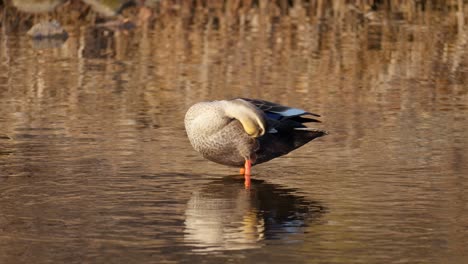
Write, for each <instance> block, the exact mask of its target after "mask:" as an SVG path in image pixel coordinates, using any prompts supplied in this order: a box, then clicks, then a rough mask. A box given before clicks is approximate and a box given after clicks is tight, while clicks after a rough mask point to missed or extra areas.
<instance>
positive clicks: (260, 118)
mask: <svg viewBox="0 0 468 264" xmlns="http://www.w3.org/2000/svg"><path fill="white" fill-rule="evenodd" d="M224 102H225V107H224V110H225V111H226V115H227V116H229V117H231V118H235V119H237V120H239V122H240V123H241V124H242V127H243V128H244V130H245V132H246V133H247V134H248V135H249V136H251V137H254V138H257V137H261V136H263V135H264V134H265V131H266V126H267V125H266V121H265V118H264V115H263V113H262V112H261V111H260V110H258V109H257V108H256V107H255V106H253V105H252V104H250V103H249V102H246V101H244V100H242V99H234V100H230V101H224Z"/></svg>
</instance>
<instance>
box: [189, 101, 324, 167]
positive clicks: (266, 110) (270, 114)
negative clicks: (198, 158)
mask: <svg viewBox="0 0 468 264" xmlns="http://www.w3.org/2000/svg"><path fill="white" fill-rule="evenodd" d="M314 117H319V115H317V114H313V113H310V112H306V111H304V110H301V109H296V108H291V107H287V106H282V105H279V104H275V103H272V102H268V101H263V100H257V99H255V100H254V99H247V98H237V99H233V100H221V101H212V102H201V103H197V104H195V105H193V106H192V107H190V109H189V110H188V111H187V113H186V115H185V129H186V131H187V135H188V138H189V140H190V143H191V144H192V146H193V148H194V149H195V150H196V151H198V152H200V153H201V154H202V155H203V157H205V158H206V159H208V160H211V161H214V162H216V163H220V164H224V165H228V166H236V167H242V166H243V165H244V162H245V161H246V160H251V161H252V164H253V165H256V164H260V163H263V162H266V161H269V160H271V159H274V158H276V157H279V156H282V155H284V154H287V153H289V152H291V151H292V150H295V149H297V148H299V147H301V146H302V145H304V144H306V143H307V142H309V141H311V140H313V139H315V138H317V137H321V136H323V135H326V134H327V132H326V131H324V130H319V129H313V128H308V127H306V126H305V125H304V123H307V122H320V121H318V120H317V119H315V118H314Z"/></svg>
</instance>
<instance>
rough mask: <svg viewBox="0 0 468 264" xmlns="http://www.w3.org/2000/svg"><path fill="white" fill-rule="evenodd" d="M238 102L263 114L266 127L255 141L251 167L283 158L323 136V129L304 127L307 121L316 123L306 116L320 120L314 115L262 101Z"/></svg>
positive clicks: (325, 132) (248, 100)
mask: <svg viewBox="0 0 468 264" xmlns="http://www.w3.org/2000/svg"><path fill="white" fill-rule="evenodd" d="M240 99H242V100H245V101H247V102H249V103H251V104H253V105H254V106H256V107H257V108H258V109H260V110H261V111H263V112H264V113H265V116H266V117H267V122H268V127H269V128H270V131H269V132H267V133H265V135H263V136H261V137H260V138H258V142H259V148H258V150H257V151H256V152H255V154H256V155H257V159H256V161H255V164H260V163H263V162H266V161H269V160H271V159H274V158H276V157H279V156H283V155H285V154H287V153H289V152H291V151H293V150H295V149H297V148H299V147H301V146H302V145H304V144H306V143H307V142H309V141H311V140H313V139H315V138H318V137H321V136H324V135H326V134H327V131H325V130H320V129H315V128H309V127H306V126H305V125H304V123H308V122H320V121H319V120H317V119H315V118H312V117H310V116H314V117H320V115H318V114H314V113H311V112H307V111H304V110H302V109H298V108H292V107H288V106H284V105H280V104H276V103H272V102H268V101H264V100H258V99H248V98H240Z"/></svg>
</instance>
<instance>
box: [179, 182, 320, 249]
mask: <svg viewBox="0 0 468 264" xmlns="http://www.w3.org/2000/svg"><path fill="white" fill-rule="evenodd" d="M324 213H325V208H324V207H323V206H322V205H320V204H319V203H318V202H314V201H310V200H307V199H306V198H305V197H302V196H299V195H296V194H295V190H294V189H287V188H283V187H280V186H278V185H275V184H271V183H266V182H264V181H261V180H253V181H252V186H251V189H245V188H244V185H243V181H242V180H241V179H239V178H233V177H226V178H223V179H220V180H215V181H213V182H211V183H209V184H207V185H206V186H205V187H204V188H203V189H201V190H199V191H196V192H194V193H193V195H192V197H191V198H190V200H189V202H188V205H187V210H186V212H185V216H186V218H185V232H184V238H185V241H186V242H187V243H188V244H190V245H191V246H194V247H195V250H194V251H202V252H203V251H213V250H240V249H253V248H259V247H262V246H263V245H264V244H265V243H266V241H267V240H272V239H275V240H277V239H288V237H290V236H291V235H292V234H301V233H303V228H304V227H305V226H306V225H309V224H313V223H314V222H317V220H318V218H320V216H321V215H323V214H324Z"/></svg>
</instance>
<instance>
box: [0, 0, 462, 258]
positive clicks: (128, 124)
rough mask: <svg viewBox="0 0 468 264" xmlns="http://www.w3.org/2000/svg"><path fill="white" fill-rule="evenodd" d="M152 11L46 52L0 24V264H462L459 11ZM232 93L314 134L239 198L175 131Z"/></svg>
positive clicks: (267, 167) (231, 172)
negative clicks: (288, 114)
mask: <svg viewBox="0 0 468 264" xmlns="http://www.w3.org/2000/svg"><path fill="white" fill-rule="evenodd" d="M168 2H169V1H167V2H164V1H162V2H161V3H160V5H161V6H160V7H159V9H157V10H159V11H155V12H154V13H153V14H152V17H151V19H149V20H145V21H143V22H141V21H139V22H138V23H136V27H135V28H134V29H131V30H130V31H126V30H121V29H115V28H111V29H109V28H106V27H99V26H94V25H93V24H89V23H88V22H86V21H82V22H79V23H72V22H70V21H68V20H63V21H62V23H63V24H64V28H65V29H66V30H67V31H68V32H69V36H68V39H67V40H66V41H65V42H64V43H63V44H62V43H60V41H59V43H58V44H57V43H56V44H53V45H52V47H51V46H50V43H48V44H47V43H46V44H44V43H42V44H41V43H37V42H35V41H32V40H31V39H30V38H29V37H28V36H26V34H25V32H26V31H27V28H26V26H24V25H23V24H21V23H20V22H12V21H13V19H12V18H11V17H9V16H8V14H5V13H4V14H3V23H2V33H1V39H0V62H1V64H0V212H1V213H0V263H181V262H182V263H184V262H192V263H202V262H203V263H468V253H467V252H468V250H467V245H468V192H467V188H468V179H467V177H468V165H467V164H468V132H467V131H468V85H467V81H468V54H467V50H468V47H467V45H468V44H467V40H468V38H467V35H468V33H467V32H468V29H467V27H466V23H467V22H468V21H467V19H466V18H465V16H464V14H467V13H468V12H467V11H468V9H467V7H466V4H465V7H464V6H463V1H458V2H457V1H452V2H454V4H453V5H447V6H449V7H447V8H443V7H439V6H437V5H428V6H419V5H414V6H413V4H408V5H402V6H401V7H395V6H392V5H389V6H385V5H383V6H372V7H369V8H368V9H366V8H365V7H362V8H361V6H353V5H345V6H341V5H339V4H337V5H336V6H326V5H325V4H324V6H318V7H317V6H313V7H312V6H307V5H305V4H304V5H299V4H297V5H295V6H289V7H287V9H284V8H280V7H278V6H276V5H275V4H272V3H273V2H262V1H260V2H261V4H259V5H258V6H257V5H254V6H253V7H252V8H246V7H245V6H244V7H239V8H238V9H236V8H234V7H232V10H231V9H229V8H227V7H224V8H225V9H223V7H219V6H215V7H212V8H208V7H203V6H199V7H187V6H186V5H185V4H182V5H174V6H172V5H171V4H168ZM227 2H228V3H231V1H227ZM244 2H246V1H244ZM278 2H281V1H278ZM283 2H284V1H283ZM283 2H281V3H283ZM297 2H299V1H297ZM319 2H320V3H321V1H319ZM383 2H386V1H383ZM435 2H437V1H435ZM449 2H450V1H449ZM170 3H172V2H170ZM233 3H234V2H232V3H231V4H232V5H234V4H233ZM457 3H458V7H457ZM133 8H134V9H135V10H137V9H138V7H133ZM190 8H193V9H190ZM9 10H10V9H9ZM142 10H143V9H142ZM284 10H286V11H287V12H283V11H284ZM459 10H461V11H459ZM91 12H93V11H91ZM55 15H57V13H55ZM140 15H141V13H140ZM140 18H141V17H140ZM29 19H32V18H29ZM34 19H40V17H39V18H38V17H35V18H34ZM27 21H29V22H31V21H30V20H27ZM67 21H68V22H67ZM29 22H27V23H26V25H27V24H28V23H29ZM18 23H19V24H18ZM21 25H23V26H21ZM238 96H239V97H251V98H262V99H266V100H270V101H275V102H278V103H283V104H287V105H292V106H296V107H299V108H303V109H307V110H310V111H313V112H316V113H320V114H321V115H322V118H321V120H322V121H323V123H321V124H318V125H316V126H317V127H319V128H322V129H326V130H328V131H329V132H330V134H329V135H328V136H326V137H323V138H319V139H317V140H314V141H313V142H311V143H309V144H308V145H306V146H304V147H302V148H301V149H298V150H296V151H294V152H292V153H290V154H288V155H287V156H285V157H282V158H278V159H276V160H273V161H271V162H268V163H265V164H262V165H259V166H256V167H254V169H253V172H254V175H253V179H254V181H253V184H252V187H251V189H250V190H246V189H244V186H243V180H242V178H241V177H239V176H238V175H236V173H237V172H238V171H237V169H235V168H229V167H224V166H221V165H218V164H214V163H211V162H209V161H206V160H204V159H203V158H201V157H200V155H199V154H198V153H196V152H195V151H194V150H193V149H192V147H191V146H190V144H189V142H188V140H187V138H186V135H185V131H184V127H183V117H184V114H185V111H186V109H187V108H188V107H189V106H190V105H192V104H193V103H195V102H198V101H202V100H212V99H223V98H232V97H238Z"/></svg>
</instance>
